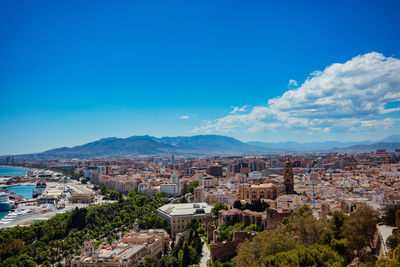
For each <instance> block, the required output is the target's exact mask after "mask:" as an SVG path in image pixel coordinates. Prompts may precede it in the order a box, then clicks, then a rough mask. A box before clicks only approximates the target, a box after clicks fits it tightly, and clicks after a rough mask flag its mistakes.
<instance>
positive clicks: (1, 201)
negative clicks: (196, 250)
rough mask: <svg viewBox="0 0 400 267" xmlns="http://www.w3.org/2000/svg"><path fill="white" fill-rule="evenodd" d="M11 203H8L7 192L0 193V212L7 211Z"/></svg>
mask: <svg viewBox="0 0 400 267" xmlns="http://www.w3.org/2000/svg"><path fill="white" fill-rule="evenodd" d="M12 204H13V203H12V202H11V201H10V194H9V193H8V192H0V211H9V210H11V208H12V206H13V205H12Z"/></svg>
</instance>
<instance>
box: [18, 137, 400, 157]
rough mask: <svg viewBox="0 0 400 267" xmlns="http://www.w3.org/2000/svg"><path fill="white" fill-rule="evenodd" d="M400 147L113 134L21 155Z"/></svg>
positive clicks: (396, 140)
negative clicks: (120, 135)
mask: <svg viewBox="0 0 400 267" xmlns="http://www.w3.org/2000/svg"><path fill="white" fill-rule="evenodd" d="M376 149H386V150H387V151H394V150H395V149H400V135H392V136H388V137H386V138H384V139H382V140H378V141H370V140H367V141H361V142H338V141H327V142H310V143H297V142H278V143H266V142H248V143H245V142H242V141H239V140H237V139H235V138H232V137H227V136H222V135H195V136H178V137H162V138H157V137H153V136H148V135H145V136H131V137H128V138H117V137H109V138H103V139H100V140H97V141H94V142H90V143H87V144H84V145H79V146H74V147H61V148H56V149H52V150H48V151H45V152H42V153H34V154H24V155H17V156H16V157H18V158H23V159H32V158H94V157H120V158H121V157H139V156H165V155H170V154H176V155H192V156H204V155H259V154H267V153H285V154H286V153H296V152H368V151H372V150H376Z"/></svg>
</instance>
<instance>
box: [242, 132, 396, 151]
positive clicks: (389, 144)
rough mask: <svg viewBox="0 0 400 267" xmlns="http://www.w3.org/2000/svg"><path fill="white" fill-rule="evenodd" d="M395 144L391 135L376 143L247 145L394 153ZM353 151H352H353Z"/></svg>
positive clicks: (262, 143)
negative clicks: (386, 151) (377, 150)
mask: <svg viewBox="0 0 400 267" xmlns="http://www.w3.org/2000/svg"><path fill="white" fill-rule="evenodd" d="M396 143H400V135H391V136H388V137H385V138H383V139H381V140H378V141H371V140H364V141H359V142H339V141H324V142H309V143H298V142H293V141H288V142H277V143H266V142H254V141H253V142H248V143H247V144H249V145H253V146H259V147H265V148H271V149H277V148H279V149H281V150H287V151H332V152H333V151H347V150H353V149H355V150H358V151H363V152H366V151H370V150H375V149H386V150H388V151H394V149H398V147H397V145H396ZM355 150H354V151H355Z"/></svg>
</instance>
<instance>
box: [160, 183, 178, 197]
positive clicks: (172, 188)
mask: <svg viewBox="0 0 400 267" xmlns="http://www.w3.org/2000/svg"><path fill="white" fill-rule="evenodd" d="M160 192H164V193H166V194H167V195H168V196H173V197H176V196H178V195H179V184H162V185H160Z"/></svg>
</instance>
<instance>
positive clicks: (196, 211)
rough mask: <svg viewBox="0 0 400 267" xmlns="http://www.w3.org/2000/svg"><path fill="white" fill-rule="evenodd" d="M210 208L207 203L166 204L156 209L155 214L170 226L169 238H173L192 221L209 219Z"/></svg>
mask: <svg viewBox="0 0 400 267" xmlns="http://www.w3.org/2000/svg"><path fill="white" fill-rule="evenodd" d="M212 208H213V206H211V205H208V204H207V203H194V204H193V203H186V204H167V205H164V206H162V207H160V208H158V210H157V213H158V216H159V217H160V218H162V219H164V220H166V221H168V223H169V224H170V225H171V237H172V238H174V237H175V235H176V234H177V233H180V232H183V231H184V227H185V226H186V224H187V223H188V222H189V221H191V220H192V219H194V220H196V221H199V222H204V221H205V219H206V218H207V217H209V218H211V209H212Z"/></svg>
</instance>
